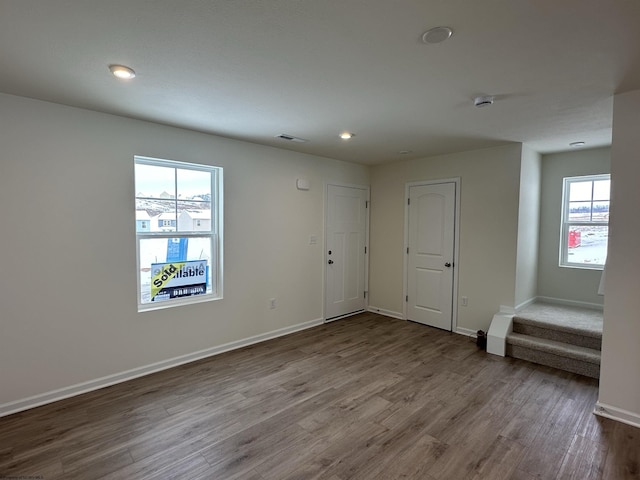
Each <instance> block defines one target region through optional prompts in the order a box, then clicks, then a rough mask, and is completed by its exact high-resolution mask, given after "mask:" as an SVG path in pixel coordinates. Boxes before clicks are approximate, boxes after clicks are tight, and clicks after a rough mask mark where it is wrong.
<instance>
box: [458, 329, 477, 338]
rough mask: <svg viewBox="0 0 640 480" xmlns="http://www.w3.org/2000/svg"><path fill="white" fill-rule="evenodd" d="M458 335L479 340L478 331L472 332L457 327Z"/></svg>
mask: <svg viewBox="0 0 640 480" xmlns="http://www.w3.org/2000/svg"><path fill="white" fill-rule="evenodd" d="M456 333H457V334H459V335H465V336H467V337H473V338H478V332H477V331H476V330H471V329H470V328H463V327H457V328H456Z"/></svg>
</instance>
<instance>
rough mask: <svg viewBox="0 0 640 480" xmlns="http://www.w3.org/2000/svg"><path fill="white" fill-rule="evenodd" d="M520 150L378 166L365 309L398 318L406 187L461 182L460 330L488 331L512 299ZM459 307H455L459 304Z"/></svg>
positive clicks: (374, 172) (504, 149) (373, 179)
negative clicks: (465, 300)
mask: <svg viewBox="0 0 640 480" xmlns="http://www.w3.org/2000/svg"><path fill="white" fill-rule="evenodd" d="M521 147H522V146H521V144H512V145H507V146H502V147H497V148H489V149H484V150H476V151H471V152H463V153H456V154H451V155H442V156H437V157H430V158H425V159H420V160H410V161H402V162H396V163H391V164H384V165H378V166H375V167H373V168H372V172H371V202H372V209H371V256H370V260H369V261H370V270H369V272H370V281H369V292H370V297H369V305H370V306H372V307H377V308H380V309H383V310H386V311H388V312H395V313H399V314H401V313H402V310H403V300H404V297H403V292H402V288H403V268H404V254H405V252H404V248H403V247H404V208H405V199H404V195H405V184H406V183H407V182H413V181H420V180H436V179H442V178H453V177H460V178H461V206H460V256H459V263H458V265H457V267H456V268H459V296H467V297H468V298H469V305H468V306H467V307H462V306H459V309H458V322H457V323H458V325H457V326H458V327H462V328H465V329H468V330H473V331H474V332H475V331H476V330H478V329H483V330H487V328H488V326H489V323H490V322H491V318H492V317H493V315H494V314H495V313H496V312H497V311H498V310H499V307H500V305H509V306H513V303H514V298H515V272H516V238H517V234H518V195H519V181H520V158H521ZM457 300H458V299H456V301H457Z"/></svg>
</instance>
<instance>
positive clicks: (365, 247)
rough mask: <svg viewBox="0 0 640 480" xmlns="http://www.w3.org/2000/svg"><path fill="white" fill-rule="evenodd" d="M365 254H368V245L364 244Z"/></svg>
mask: <svg viewBox="0 0 640 480" xmlns="http://www.w3.org/2000/svg"><path fill="white" fill-rule="evenodd" d="M364 254H365V255H366V254H367V246H366V245H365V246H364Z"/></svg>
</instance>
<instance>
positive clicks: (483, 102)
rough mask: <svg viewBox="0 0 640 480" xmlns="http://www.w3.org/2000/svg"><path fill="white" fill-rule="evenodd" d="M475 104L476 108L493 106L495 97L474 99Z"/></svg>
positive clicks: (488, 96)
mask: <svg viewBox="0 0 640 480" xmlns="http://www.w3.org/2000/svg"><path fill="white" fill-rule="evenodd" d="M473 104H474V105H475V106H476V107H487V106H489V105H493V97H492V96H490V95H485V96H480V97H476V98H474V99H473Z"/></svg>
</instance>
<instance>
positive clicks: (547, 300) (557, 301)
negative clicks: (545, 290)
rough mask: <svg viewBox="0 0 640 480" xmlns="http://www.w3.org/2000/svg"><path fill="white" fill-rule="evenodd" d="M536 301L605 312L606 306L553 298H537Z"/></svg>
mask: <svg viewBox="0 0 640 480" xmlns="http://www.w3.org/2000/svg"><path fill="white" fill-rule="evenodd" d="M536 299H537V300H538V301H540V302H545V303H555V304H557V305H567V306H570V307H582V308H590V309H592V310H604V305H600V304H599V303H589V302H578V301H576V300H565V299H563V298H553V297H536Z"/></svg>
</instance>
